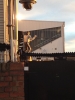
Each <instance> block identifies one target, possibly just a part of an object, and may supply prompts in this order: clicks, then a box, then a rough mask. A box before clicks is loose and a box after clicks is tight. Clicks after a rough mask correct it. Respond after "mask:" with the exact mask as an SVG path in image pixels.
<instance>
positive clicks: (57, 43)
mask: <svg viewBox="0 0 75 100" xmlns="http://www.w3.org/2000/svg"><path fill="white" fill-rule="evenodd" d="M55 48H57V50H56V49H55ZM44 51H45V52H46V53H63V52H64V49H63V41H62V37H60V38H58V39H56V40H54V41H53V42H52V43H51V42H50V43H48V44H46V45H45V46H42V47H41V50H40V49H37V50H35V51H34V52H35V53H45V52H44Z"/></svg>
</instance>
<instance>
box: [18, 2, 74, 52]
mask: <svg viewBox="0 0 75 100" xmlns="http://www.w3.org/2000/svg"><path fill="white" fill-rule="evenodd" d="M18 8H19V9H18V13H19V15H20V17H22V19H23V20H24V19H25V20H44V21H63V22H65V30H64V31H65V51H66V52H75V0H37V3H36V4H34V5H33V8H32V10H30V11H26V10H25V9H23V8H22V5H21V4H19V6H18Z"/></svg>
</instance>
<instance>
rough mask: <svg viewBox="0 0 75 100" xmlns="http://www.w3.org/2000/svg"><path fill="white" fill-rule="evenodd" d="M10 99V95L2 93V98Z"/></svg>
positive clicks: (0, 95)
mask: <svg viewBox="0 0 75 100" xmlns="http://www.w3.org/2000/svg"><path fill="white" fill-rule="evenodd" d="M7 97H9V93H0V98H7Z"/></svg>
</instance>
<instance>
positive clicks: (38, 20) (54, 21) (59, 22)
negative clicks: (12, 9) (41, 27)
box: [21, 19, 65, 23]
mask: <svg viewBox="0 0 75 100" xmlns="http://www.w3.org/2000/svg"><path fill="white" fill-rule="evenodd" d="M21 21H39V22H58V23H65V21H48V20H24V19H23V20H21Z"/></svg>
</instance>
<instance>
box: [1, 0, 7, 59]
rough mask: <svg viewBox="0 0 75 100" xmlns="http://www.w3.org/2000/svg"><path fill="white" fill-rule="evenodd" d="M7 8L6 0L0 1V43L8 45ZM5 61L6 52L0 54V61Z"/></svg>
mask: <svg viewBox="0 0 75 100" xmlns="http://www.w3.org/2000/svg"><path fill="white" fill-rule="evenodd" d="M7 6H8V2H7V0H0V43H9V34H8V27H7V24H8V7H7ZM6 59H8V57H7V56H6V52H0V61H3V60H5V61H6Z"/></svg>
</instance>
